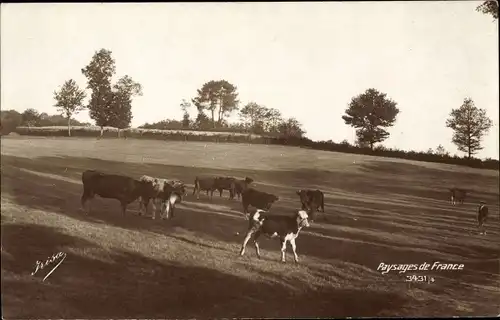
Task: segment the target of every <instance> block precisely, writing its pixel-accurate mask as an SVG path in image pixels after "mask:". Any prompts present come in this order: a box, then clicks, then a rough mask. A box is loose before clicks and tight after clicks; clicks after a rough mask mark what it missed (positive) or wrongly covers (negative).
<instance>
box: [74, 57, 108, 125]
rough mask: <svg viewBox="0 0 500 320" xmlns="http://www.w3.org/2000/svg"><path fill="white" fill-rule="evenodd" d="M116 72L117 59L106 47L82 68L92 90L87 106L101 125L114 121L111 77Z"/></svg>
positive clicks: (92, 117)
mask: <svg viewBox="0 0 500 320" xmlns="http://www.w3.org/2000/svg"><path fill="white" fill-rule="evenodd" d="M115 72H116V66H115V60H114V59H113V58H112V57H111V51H109V50H106V49H101V50H99V51H98V52H96V53H95V54H94V56H93V57H92V59H91V61H90V63H89V64H88V65H87V66H86V67H85V68H83V69H82V73H83V75H84V76H85V77H86V78H87V80H88V81H87V88H88V89H90V90H92V95H91V96H90V100H89V104H88V106H87V108H88V109H89V116H90V118H91V119H93V120H94V121H95V122H96V124H97V125H98V126H100V127H104V126H107V125H110V124H111V122H112V121H113V112H112V109H111V105H112V100H113V94H112V90H111V78H112V76H113V75H114V74H115Z"/></svg>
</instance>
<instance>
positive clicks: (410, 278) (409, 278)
mask: <svg viewBox="0 0 500 320" xmlns="http://www.w3.org/2000/svg"><path fill="white" fill-rule="evenodd" d="M405 278H406V280H405V281H406V282H427V283H432V282H434V281H435V280H434V277H432V276H418V275H416V274H413V275H411V276H406V277H405Z"/></svg>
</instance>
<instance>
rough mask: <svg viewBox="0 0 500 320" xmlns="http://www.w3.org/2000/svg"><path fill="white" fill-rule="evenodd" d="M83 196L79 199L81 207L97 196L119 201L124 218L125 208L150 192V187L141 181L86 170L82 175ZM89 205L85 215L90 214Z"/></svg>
mask: <svg viewBox="0 0 500 320" xmlns="http://www.w3.org/2000/svg"><path fill="white" fill-rule="evenodd" d="M82 182H83V194H82V197H81V204H82V207H84V208H85V204H86V203H87V201H88V200H91V199H93V198H94V196H95V195H96V194H97V195H99V196H100V197H101V198H106V199H116V200H118V201H120V204H121V207H122V214H123V216H125V211H126V210H127V206H128V205H129V204H130V203H132V202H134V201H135V200H137V199H138V198H139V197H140V196H144V195H147V194H149V193H150V192H151V190H150V188H151V186H150V185H148V184H146V183H144V182H143V181H139V180H135V179H133V178H130V177H127V176H122V175H117V174H106V173H102V172H99V171H95V170H86V171H84V172H83V173H82ZM90 204H91V203H90V202H89V206H88V210H87V214H90V212H91V205H90Z"/></svg>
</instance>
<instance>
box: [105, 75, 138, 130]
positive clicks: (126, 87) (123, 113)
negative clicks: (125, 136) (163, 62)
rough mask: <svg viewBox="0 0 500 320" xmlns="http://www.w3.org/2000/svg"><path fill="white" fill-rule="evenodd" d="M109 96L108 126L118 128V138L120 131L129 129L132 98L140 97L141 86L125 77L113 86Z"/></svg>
mask: <svg viewBox="0 0 500 320" xmlns="http://www.w3.org/2000/svg"><path fill="white" fill-rule="evenodd" d="M110 94H111V101H110V105H109V108H108V110H107V111H108V112H109V113H110V114H109V122H108V125H110V126H112V127H115V128H118V136H120V129H125V128H128V127H130V122H131V121H132V98H133V97H134V96H142V86H141V85H140V84H139V83H137V82H135V81H134V80H132V78H131V77H129V76H128V75H125V76H124V77H122V78H120V80H118V82H117V83H116V84H115V85H114V86H113V90H112V91H111V93H110Z"/></svg>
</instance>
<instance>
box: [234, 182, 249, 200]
mask: <svg viewBox="0 0 500 320" xmlns="http://www.w3.org/2000/svg"><path fill="white" fill-rule="evenodd" d="M253 181H254V180H253V179H252V178H249V177H246V178H245V179H244V180H243V179H242V180H236V181H235V185H234V187H235V188H234V192H235V193H236V195H237V196H238V200H239V199H240V197H241V194H242V193H243V191H244V190H246V189H247V188H248V186H249V185H250V184H252V182H253Z"/></svg>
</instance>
